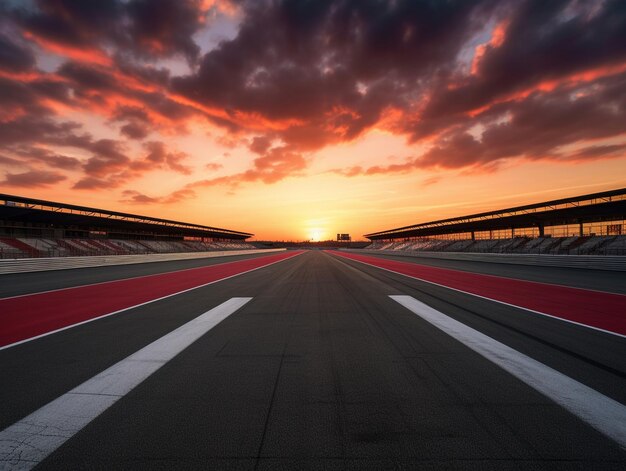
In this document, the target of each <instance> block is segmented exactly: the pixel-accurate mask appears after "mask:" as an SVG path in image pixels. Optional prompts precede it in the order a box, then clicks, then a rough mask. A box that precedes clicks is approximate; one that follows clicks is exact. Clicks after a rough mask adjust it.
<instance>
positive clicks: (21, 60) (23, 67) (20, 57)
mask: <svg viewBox="0 0 626 471" xmlns="http://www.w3.org/2000/svg"><path fill="white" fill-rule="evenodd" d="M34 65H35V55H34V54H33V52H32V51H31V50H30V49H29V48H27V47H24V46H21V45H18V44H16V43H15V42H13V41H11V40H10V39H9V38H8V37H6V36H5V35H4V34H0V69H1V70H8V71H10V72H25V71H27V70H30V69H32V68H33V66H34Z"/></svg>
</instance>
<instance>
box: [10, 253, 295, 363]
mask: <svg viewBox="0 0 626 471" xmlns="http://www.w3.org/2000/svg"><path fill="white" fill-rule="evenodd" d="M303 253H304V252H301V253H299V254H296V255H293V256H291V257H288V258H283V259H281V260H276V261H275V262H272V263H268V264H267V265H262V266H260V267H256V268H251V269H250V270H246V271H242V272H241V273H235V274H234V275H230V276H227V277H226V278H220V279H219V280H215V281H209V282H208V283H204V284H203V285H198V286H194V287H193V288H187V289H184V290H182V291H177V292H176V293H172V294H168V295H166V296H161V297H160V298H155V299H151V300H150V301H146V302H145V303H140V304H134V305H133V306H128V307H125V308H124V309H120V310H118V311H113V312H108V313H106V314H102V315H101V316H97V317H92V318H91V319H87V320H84V321H81V322H77V323H76V324H71V325H66V326H65V327H61V328H60V329H55V330H51V331H50V332H46V333H45V334H39V335H35V336H34V337H29V338H27V339H24V340H18V341H17V342H13V343H10V344H8V345H3V346H0V351H1V350H4V349H6V348H11V347H16V346H17V345H21V344H23V343H26V342H30V341H32V340H37V339H40V338H42V337H47V336H48V335H52V334H56V333H58V332H62V331H64V330H67V329H72V328H74V327H78V326H79V325H83V324H88V323H89V322H93V321H97V320H98V319H104V318H105V317H109V316H113V315H115V314H119V313H120V312H125V311H130V310H131V309H135V308H138V307H141V306H145V305H146V304H151V303H155V302H157V301H161V300H162V299H167V298H171V297H172V296H178V295H179V294H183V293H187V292H188V291H193V290H194V289H198V288H204V287H205V286H209V285H212V284H214V283H219V282H220V281H226V280H230V279H231V278H234V277H236V276H239V275H245V274H246V273H250V272H253V271H255V270H260V269H261V268H265V267H269V266H271V265H275V264H276V263H280V262H284V261H286V260H291V259H293V258H296V257H298V256H300V255H302V254H303ZM228 263H230V262H228ZM220 265H223V264H220ZM182 271H184V270H182ZM140 278H141V277H140ZM107 283H108V282H107ZM96 284H99V283H96ZM77 288H80V286H78V287H77ZM68 289H69V288H68ZM37 294H39V293H37ZM5 299H8V298H5ZM0 301H3V299H0Z"/></svg>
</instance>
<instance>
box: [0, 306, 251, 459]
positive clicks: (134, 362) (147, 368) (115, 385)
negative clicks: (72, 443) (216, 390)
mask: <svg viewBox="0 0 626 471" xmlns="http://www.w3.org/2000/svg"><path fill="white" fill-rule="evenodd" d="M251 299H252V298H231V299H229V300H228V301H226V302H224V303H222V304H220V305H219V306H217V307H214V308H213V309H211V310H210V311H207V312H205V313H204V314H202V315H200V316H199V317H196V318H195V319H193V320H191V321H189V322H187V323H186V324H183V325H182V326H180V327H178V328H177V329H176V330H173V331H172V332H170V333H169V334H167V335H165V336H163V337H161V338H160V339H157V340H155V341H154V342H152V343H151V344H149V345H147V346H145V347H144V348H142V349H141V350H138V351H137V352H135V353H133V354H132V355H130V356H129V357H127V358H125V359H124V360H122V361H120V362H118V363H116V364H115V365H113V366H111V367H110V368H107V369H106V370H104V371H102V372H101V373H99V374H97V375H96V376H94V377H93V378H91V379H89V380H87V381H85V382H84V383H83V384H81V385H79V386H77V387H76V388H74V389H72V390H71V391H69V392H67V393H65V394H64V395H62V396H61V397H59V398H57V399H55V400H54V401H52V402H50V403H48V404H46V405H45V406H43V407H42V408H40V409H38V410H36V411H35V412H33V413H32V414H30V415H29V416H27V417H24V418H23V419H22V420H20V421H18V422H16V423H14V424H13V425H11V426H9V427H7V428H6V429H4V430H3V431H2V432H0V469H8V468H10V469H20V470H22V469H31V468H33V467H35V466H36V465H37V464H39V463H40V462H41V461H42V460H43V459H44V458H46V457H47V456H48V455H49V454H50V453H52V452H53V451H55V450H56V449H57V448H59V447H60V446H61V445H63V443H65V442H66V441H67V440H69V439H70V438H71V437H72V436H74V434H76V433H77V432H79V431H80V430H81V429H82V428H83V427H85V426H86V425H87V424H89V422H91V421H92V420H93V419H95V418H96V417H98V416H99V415H100V414H102V413H103V412H104V411H105V410H106V409H108V408H109V407H110V406H112V405H113V404H114V403H115V402H116V401H117V400H119V399H120V398H122V397H123V396H124V395H125V394H127V393H128V392H129V391H131V390H132V389H133V388H135V387H136V386H137V385H139V384H140V383H141V382H142V381H144V380H145V379H146V378H148V377H149V376H150V375H151V374H152V373H154V372H155V371H157V370H158V369H159V368H161V366H163V365H164V364H165V363H167V362H168V361H170V360H171V359H172V358H174V357H175V356H176V355H178V354H179V353H180V352H182V351H183V350H184V349H185V348H187V347H188V346H189V345H191V344H192V343H193V342H195V341H196V340H198V339H199V338H200V337H202V336H203V335H204V334H205V333H207V332H208V331H209V330H211V329H212V328H213V327H215V326H216V325H217V324H219V323H220V322H221V321H223V320H224V319H226V318H227V317H228V316H229V315H231V314H232V313H234V312H235V311H237V310H238V309H240V308H241V307H242V306H244V305H245V304H246V303H248V302H249V301H250V300H251Z"/></svg>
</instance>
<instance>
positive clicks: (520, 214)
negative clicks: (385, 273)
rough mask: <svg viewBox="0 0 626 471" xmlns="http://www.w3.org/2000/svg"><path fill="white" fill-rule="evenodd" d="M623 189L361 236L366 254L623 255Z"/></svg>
mask: <svg viewBox="0 0 626 471" xmlns="http://www.w3.org/2000/svg"><path fill="white" fill-rule="evenodd" d="M625 219H626V188H622V189H617V190H611V191H605V192H601V193H593V194H588V195H582V196H576V197H571V198H563V199H558V200H552V201H545V202H542V203H536V204H530V205H525V206H517V207H514V208H507V209H501V210H497V211H489V212H484V213H479V214H471V215H468V216H460V217H454V218H449V219H442V220H437V221H431V222H425V223H420V224H415V225H412V226H404V227H399V228H397V229H390V230H385V231H381V232H374V233H371V234H366V235H365V237H367V238H368V239H369V240H370V241H371V244H370V245H369V246H368V247H366V248H367V249H374V250H395V251H428V252H478V253H531V254H570V255H577V254H579V255H626V225H625V223H624V221H625Z"/></svg>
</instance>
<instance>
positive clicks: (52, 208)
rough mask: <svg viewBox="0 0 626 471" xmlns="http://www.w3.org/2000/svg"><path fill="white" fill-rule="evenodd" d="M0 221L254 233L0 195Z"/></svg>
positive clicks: (232, 235)
mask: <svg viewBox="0 0 626 471" xmlns="http://www.w3.org/2000/svg"><path fill="white" fill-rule="evenodd" d="M0 220H4V221H20V222H28V223H32V224H46V225H53V226H71V227H77V228H81V229H83V230H107V231H124V232H131V231H136V232H142V233H152V234H158V235H163V236H167V235H173V236H187V237H211V238H224V239H239V240H243V239H247V238H248V237H251V236H252V235H253V234H249V233H247V232H239V231H232V230H229V229H221V228H218V227H211V226H202V225H200V224H191V223H186V222H180V221H173V220H170V219H160V218H154V217H150V216H140V215H137V214H130V213H122V212H118V211H108V210H106V209H97V208H90V207H87V206H77V205H73V204H64V203H57V202H53V201H45V200H40V199H34V198H25V197H22V196H15V195H7V194H2V193H0Z"/></svg>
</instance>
